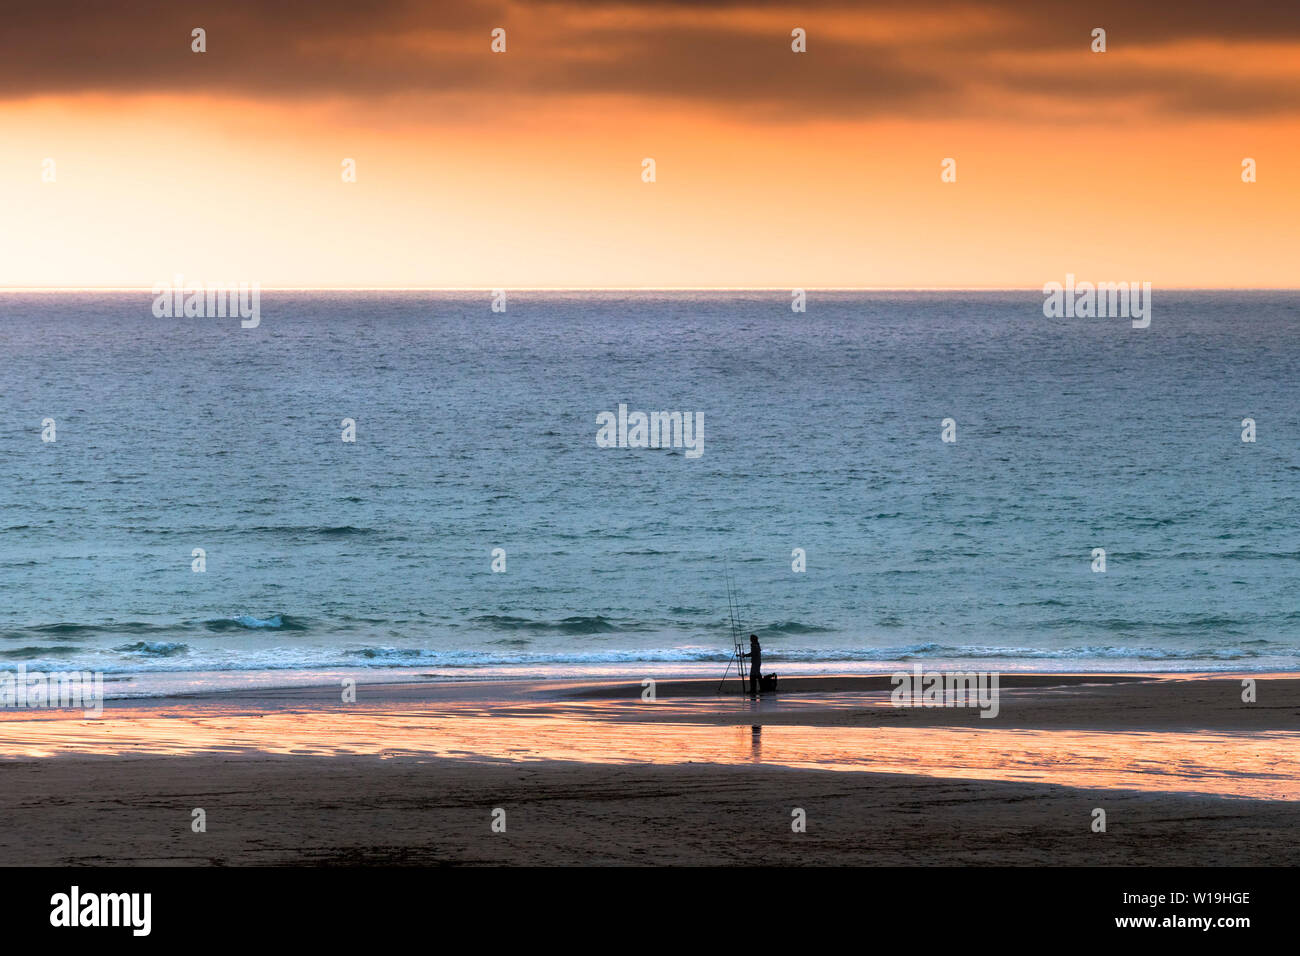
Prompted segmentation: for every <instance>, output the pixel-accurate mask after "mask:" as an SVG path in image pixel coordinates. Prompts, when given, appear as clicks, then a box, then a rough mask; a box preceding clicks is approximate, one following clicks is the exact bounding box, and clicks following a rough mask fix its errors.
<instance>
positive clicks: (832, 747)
mask: <svg viewBox="0 0 1300 956" xmlns="http://www.w3.org/2000/svg"><path fill="white" fill-rule="evenodd" d="M855 704H856V707H858V708H863V707H876V706H879V701H877V700H874V699H873V700H871V701H864V700H863V699H862V698H861V697H859V698H858V699H857V700H856V702H855ZM774 706H775V705H773V704H767V703H765V702H759V703H757V704H753V703H750V702H745V703H743V704H742V703H741V702H739V701H719V700H716V699H680V700H676V701H672V702H662V703H659V704H654V705H649V706H641V705H637V704H634V703H630V702H627V701H616V700H585V701H572V700H570V701H557V700H541V701H518V700H515V701H510V702H500V703H499V704H493V703H491V702H485V701H470V702H457V701H442V702H423V703H421V704H419V705H413V704H411V703H408V702H403V703H401V704H400V705H398V704H394V703H391V702H390V703H382V702H379V703H371V704H349V705H346V706H344V705H328V704H308V705H304V704H302V703H296V704H291V705H287V706H286V705H284V704H279V705H272V706H269V707H268V708H267V709H265V710H264V711H258V710H256V709H254V708H250V707H248V706H243V707H239V706H235V705H229V704H222V703H219V702H218V703H213V702H211V701H206V702H202V703H192V704H191V703H186V702H175V701H171V702H166V703H151V704H149V705H144V706H118V707H114V708H111V709H109V710H107V711H106V712H105V715H104V717H102V718H99V719H85V718H82V717H81V716H80V715H79V714H76V715H67V714H61V713H52V712H45V713H41V714H34V713H18V712H9V713H6V714H3V715H0V753H2V754H4V755H5V756H7V757H9V758H32V757H48V756H54V755H60V754H83V755H87V754H89V755H166V754H200V753H250V752H252V753H256V752H262V753H268V754H326V755H328V754H377V755H382V756H399V755H413V756H417V757H418V756H429V757H444V758H460V759H471V760H480V761H483V760H487V761H510V762H518V761H573V762H580V763H589V764H620V765H627V764H674V763H675V764H682V763H718V764H737V763H762V764H765V765H769V766H782V767H792V768H808V769H820V770H835V771H871V772H877V773H897V774H917V775H921V776H928V777H946V778H972V779H981V780H998V781H1038V782H1046V783H1054V784H1063V785H1067V786H1078V787H1089V788H1120V789H1133V790H1147V791H1181V792H1189V793H1207V794H1218V795H1227V796H1241V797H1256V798H1263V799H1272V800H1300V761H1298V760H1297V757H1296V754H1297V752H1298V751H1297V744H1300V731H1290V730H1285V731H1281V730H1268V731H1258V732H1252V733H1242V732H1222V731H1216V732H1209V731H1206V732H1168V731H1143V730H1132V731H1113V730H1108V731H1102V730H1076V729H1026V728H1000V727H998V726H996V725H993V726H988V727H985V726H950V727H945V726H908V727H902V726H892V725H874V726H834V725H820V726H808V725H800V724H789V723H782V724H774V723H766V724H764V723H762V722H761V721H759V720H758V718H761V717H762V716H763V715H764V714H765V713H768V712H771V711H772V709H773V708H774ZM847 706H848V704H846V703H845V701H843V700H835V701H818V700H817V699H816V697H815V696H812V695H809V696H807V697H805V698H801V699H791V700H789V701H788V702H782V704H781V709H782V711H784V712H786V713H789V712H790V711H791V710H793V711H799V710H800V709H801V708H806V709H808V710H809V712H816V711H818V708H819V707H820V708H822V710H823V711H824V709H825V708H827V707H829V708H832V709H834V708H837V707H847ZM706 716H712V717H715V718H718V719H716V720H712V721H710V720H704V719H702V717H706ZM735 718H740V719H743V720H744V722H743V723H739V722H737V723H729V722H728V721H729V720H732V719H735ZM990 724H992V722H990Z"/></svg>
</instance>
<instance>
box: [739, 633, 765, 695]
mask: <svg viewBox="0 0 1300 956" xmlns="http://www.w3.org/2000/svg"><path fill="white" fill-rule="evenodd" d="M740 656H741V657H748V658H749V696H750V697H757V696H758V691H759V688H760V687H761V686H762V682H763V648H762V647H760V646H759V643H758V635H757V634H751V635H749V653H748V654H742V655H740Z"/></svg>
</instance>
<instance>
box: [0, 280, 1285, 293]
mask: <svg viewBox="0 0 1300 956" xmlns="http://www.w3.org/2000/svg"><path fill="white" fill-rule="evenodd" d="M1048 281H1056V280H1048ZM1084 281H1090V280H1084ZM1108 281H1109V280H1108ZM201 284H205V285H206V284H209V283H201ZM234 284H235V285H236V286H238V285H239V284H240V283H238V282H236V283H234ZM244 284H246V285H253V284H255V283H244ZM168 288H169V289H170V286H169V287H168ZM1153 288H1159V289H1162V290H1165V291H1172V292H1300V286H1256V285H1250V286H1194V285H1187V286H1183V285H1169V286H1154V285H1153ZM795 289H800V290H802V291H804V292H1038V293H1041V292H1042V291H1043V290H1042V289H1041V288H1040V287H1038V286H1012V285H1008V286H839V285H834V286H379V285H374V286H370V285H361V286H308V285H286V286H261V285H259V286H258V290H259V291H261V292H488V293H491V292H496V291H498V290H500V291H505V292H786V293H789V292H792V291H794V290H795ZM172 291H174V290H172ZM14 292H141V293H146V294H149V295H159V294H161V293H158V292H154V287H153V286H137V285H122V286H116V285H70V286H57V285H35V286H9V285H0V294H5V293H14Z"/></svg>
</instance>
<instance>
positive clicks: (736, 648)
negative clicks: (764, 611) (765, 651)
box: [718, 562, 746, 694]
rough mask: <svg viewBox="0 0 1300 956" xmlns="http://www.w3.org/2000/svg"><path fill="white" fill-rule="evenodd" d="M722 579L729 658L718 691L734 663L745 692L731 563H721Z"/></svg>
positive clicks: (720, 690)
mask: <svg viewBox="0 0 1300 956" xmlns="http://www.w3.org/2000/svg"><path fill="white" fill-rule="evenodd" d="M723 580H724V581H725V582H726V585H727V614H728V616H729V618H730V622H731V647H732V651H731V659H730V660H729V661H727V669H726V670H725V671H723V672H722V680H720V681H719V682H718V693H719V694H721V693H722V688H723V686H724V685H725V684H726V683H727V675H728V674H729V673H731V665H732V664H733V663H734V664H735V665H736V676H737V677H739V678H740V692H741V693H742V694H743V693H745V681H746V676H745V654H744V651H743V650H742V649H741V646H740V634H741V627H740V621H739V614H738V611H739V609H740V604H739V598H738V597H737V595H736V593H735V586H734V584H733V582H732V580H731V565H730V563H729V562H728V563H726V564H724V565H723Z"/></svg>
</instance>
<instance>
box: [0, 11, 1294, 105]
mask: <svg viewBox="0 0 1300 956" xmlns="http://www.w3.org/2000/svg"><path fill="white" fill-rule="evenodd" d="M619 9H623V10H629V11H632V12H634V13H636V14H637V16H636V17H635V18H633V19H631V20H629V21H627V25H625V26H615V25H613V24H617V23H618V22H619V21H618V20H613V19H611V18H610V17H609V16H608V14H609V13H610V12H611V11H617V10H619ZM0 10H2V11H3V30H2V31H0V98H7V99H14V98H22V97H29V96H35V95H42V94H49V93H74V92H110V93H157V92H172V93H213V94H232V95H239V96H249V97H254V98H267V99H274V100H280V99H292V98H297V97H314V96H326V95H327V96H339V95H343V96H356V97H363V98H364V97H376V96H384V95H387V94H399V93H445V94H465V95H470V96H473V95H486V96H492V95H497V94H506V93H509V94H513V95H515V96H516V97H517V96H520V95H523V96H536V97H541V98H545V97H548V96H555V95H561V94H567V93H583V94H601V93H609V94H628V95H636V96H648V97H657V98H663V99H665V100H674V101H682V102H688V103H695V104H698V105H701V106H705V107H716V108H721V109H734V110H745V111H748V112H754V111H759V112H762V113H764V114H767V115H774V116H779V115H783V114H784V115H799V116H810V115H826V114H833V115H839V116H845V117H855V116H872V115H880V114H885V113H890V112H906V113H909V114H915V113H918V112H921V113H924V112H944V113H947V114H949V115H960V114H961V113H962V112H963V111H964V110H965V109H966V108H967V107H968V106H969V105H970V103H971V100H972V97H971V92H970V91H972V90H974V89H979V90H981V91H982V92H983V96H984V98H985V101H987V99H988V97H989V91H990V90H991V91H992V93H993V95H994V97H996V96H997V95H998V94H999V92H1000V93H1003V94H1008V95H1015V94H1017V93H1023V92H1033V93H1035V94H1037V95H1045V94H1046V95H1053V96H1058V97H1061V98H1064V99H1079V98H1083V99H1088V98H1095V97H1100V96H1111V97H1124V96H1135V95H1136V96H1146V97H1148V99H1149V100H1150V101H1151V102H1152V103H1155V104H1159V105H1160V106H1161V108H1164V109H1167V110H1168V111H1170V112H1174V113H1196V112H1204V113H1220V112H1252V113H1257V114H1258V113H1268V112H1293V111H1295V110H1297V108H1300V94H1298V93H1297V92H1296V90H1295V89H1294V88H1293V86H1285V87H1284V86H1283V85H1281V84H1278V85H1276V86H1275V85H1272V84H1269V83H1266V82H1262V81H1250V82H1247V81H1245V80H1231V79H1228V80H1226V81H1225V80H1224V79H1223V78H1222V77H1220V76H1219V75H1218V74H1216V73H1215V72H1214V71H1213V70H1210V69H1207V68H1206V66H1205V65H1204V64H1201V63H1187V64H1185V65H1180V66H1178V67H1176V68H1169V69H1155V68H1134V67H1133V66H1132V65H1131V64H1129V63H1128V62H1127V61H1125V65H1120V64H1119V63H1118V62H1117V63H1116V65H1115V66H1114V67H1111V66H1109V65H1108V66H1107V67H1106V68H1105V69H1104V70H1101V69H1087V70H1080V69H1078V68H1077V65H1076V64H1077V57H1078V54H1079V53H1080V52H1083V51H1086V49H1087V44H1088V38H1089V33H1090V31H1091V30H1092V28H1093V27H1095V26H1102V27H1105V28H1106V30H1107V32H1108V38H1109V43H1110V46H1111V49H1112V51H1114V50H1116V49H1119V48H1122V46H1124V45H1141V46H1148V45H1152V44H1161V43H1170V42H1175V41H1179V40H1188V39H1196V38H1199V39H1212V40H1223V41H1237V42H1239V41H1250V40H1269V41H1274V42H1279V41H1280V42H1295V43H1297V45H1298V46H1300V2H1295V3H1277V2H1276V0H1241V2H1235V3H1232V4H1224V3H1218V2H1216V3H1211V2H1208V0H1179V2H1172V0H1148V2H1144V3H1141V4H1133V3H1132V2H1130V0H1125V2H1120V0H1099V2H1092V3H1088V2H1078V0H982V2H981V0H969V2H958V0H877V2H824V3H803V4H798V3H796V4H778V3H776V2H765V0H745V2H741V0H735V2H731V0H712V2H710V0H704V2H700V0H689V2H687V0H627V2H623V3H613V2H590V0H587V2H582V0H576V2H570V3H552V4H511V3H507V2H503V0H458V2H446V3H438V2H429V0H419V2H417V0H372V2H366V3H360V2H356V0H352V2H342V0H280V2H269V0H268V2H254V0H221V2H214V0H192V2H185V0H179V2H178V0H135V2H133V3H132V4H130V5H129V7H128V6H126V5H120V6H119V5H116V4H105V3H102V2H92V0H51V2H45V3H36V4H32V3H29V2H24V3H19V2H16V0H3V3H0ZM706 10H707V11H711V12H712V13H713V14H714V16H712V17H710V18H709V20H708V21H707V24H706V25H701V26H699V27H694V26H690V25H687V24H684V23H683V18H684V17H690V16H692V15H696V14H699V13H700V12H701V11H706ZM972 10H975V11H979V12H980V13H981V14H983V16H984V17H985V18H986V19H987V22H989V23H991V25H992V26H991V29H988V30H984V29H981V30H980V31H978V32H971V33H967V34H961V33H957V34H955V35H952V34H951V33H950V32H949V31H943V30H940V31H937V32H936V33H935V34H934V36H933V37H930V38H923V39H920V40H916V41H911V40H909V41H908V42H906V43H902V42H900V43H894V44H883V43H879V42H877V43H861V42H856V41H853V40H851V39H850V38H848V37H843V36H837V35H836V32H835V30H834V28H833V26H832V24H835V23H839V22H844V20H845V19H846V18H849V17H862V18H868V19H869V18H870V17H872V16H876V17H879V18H882V19H886V20H887V19H888V18H891V17H898V16H903V15H916V14H918V13H925V14H935V15H939V16H942V15H943V14H945V13H946V14H950V15H952V16H953V17H954V18H956V17H958V16H965V15H966V14H969V13H970V12H971V11H972ZM775 11H782V12H783V13H786V14H788V16H787V17H785V19H788V20H789V22H790V24H791V25H792V26H793V25H798V26H803V27H805V28H807V29H808V31H809V50H810V52H809V54H808V55H807V56H793V55H792V54H791V53H790V52H789V36H788V31H785V32H777V33H773V34H766V33H762V32H757V31H756V30H755V28H754V21H753V14H754V13H756V12H767V13H769V14H770V13H772V12H775ZM657 14H662V16H656V15H657ZM940 22H942V21H940ZM953 22H954V23H961V22H965V21H964V20H957V19H954V21H953ZM647 23H649V24H655V25H652V26H649V27H647V26H646V24H647ZM196 26H201V27H203V28H205V29H206V30H207V34H208V52H207V53H206V54H204V55H202V56H197V55H195V54H193V53H191V52H190V30H191V29H192V28H193V27H196ZM495 26H506V27H507V28H508V29H509V31H510V52H509V53H508V54H507V55H506V56H503V57H499V56H493V55H491V54H490V53H489V52H488V43H489V31H490V30H491V29H492V28H493V27H495ZM992 53H999V54H1005V53H1011V54H1016V53H1024V54H1043V53H1048V54H1053V53H1056V54H1060V57H1061V63H1062V68H1061V69H1059V70H1056V71H1044V70H1042V69H1041V68H1040V69H1029V68H1025V69H1023V70H1014V69H1005V68H1003V69H991V68H989V67H988V66H987V63H988V62H989V54H992Z"/></svg>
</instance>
